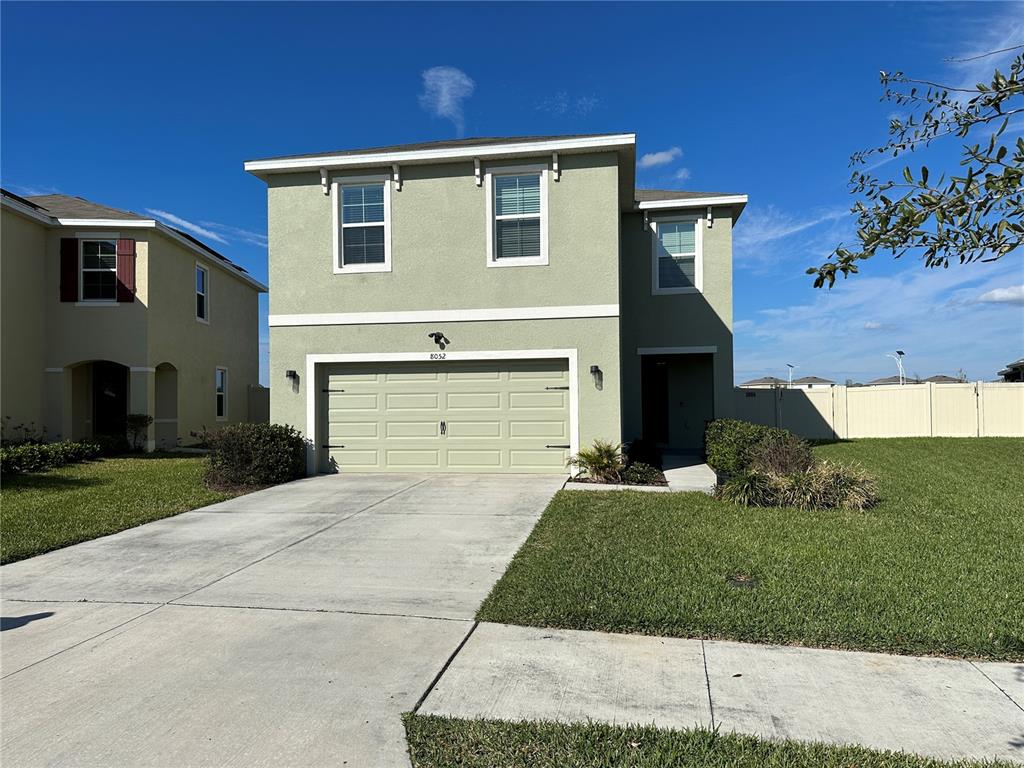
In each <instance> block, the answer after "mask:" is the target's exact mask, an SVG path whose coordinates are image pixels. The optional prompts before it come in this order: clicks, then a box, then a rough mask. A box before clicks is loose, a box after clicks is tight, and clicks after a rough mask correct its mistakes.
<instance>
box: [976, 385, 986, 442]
mask: <svg viewBox="0 0 1024 768" xmlns="http://www.w3.org/2000/svg"><path fill="white" fill-rule="evenodd" d="M974 402H975V404H976V406H975V408H974V418H975V419H977V422H978V423H977V429H976V430H975V431H976V434H977V436H978V437H983V436H984V435H982V432H984V431H985V387H984V385H983V384H982V382H980V381H976V382H974Z"/></svg>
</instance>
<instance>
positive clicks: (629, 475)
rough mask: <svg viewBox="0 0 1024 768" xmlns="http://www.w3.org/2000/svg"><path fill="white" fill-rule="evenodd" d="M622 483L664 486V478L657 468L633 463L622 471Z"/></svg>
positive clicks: (642, 463)
mask: <svg viewBox="0 0 1024 768" xmlns="http://www.w3.org/2000/svg"><path fill="white" fill-rule="evenodd" d="M622 482H623V483H625V484H626V485H664V484H665V476H664V475H663V474H661V470H660V469H658V468H657V467H652V466H651V465H650V464H645V463H644V462H642V461H634V462H633V463H632V464H630V465H629V466H628V467H626V468H625V469H624V470H623V471H622Z"/></svg>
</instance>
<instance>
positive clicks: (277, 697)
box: [0, 475, 563, 768]
mask: <svg viewBox="0 0 1024 768" xmlns="http://www.w3.org/2000/svg"><path fill="white" fill-rule="evenodd" d="M562 482H563V478H561V477H558V476H551V477H543V476H528V475H520V476H514V475H505V476H480V475H476V476H468V475H460V476H451V475H448V476H445V475H363V476H359V475H336V476H328V477H317V478H310V479H308V480H300V481H298V482H295V483H289V484H287V485H283V486H278V487H276V488H271V489H268V490H266V491H261V492H259V493H253V494H249V495H247V496H242V497H239V498H237V499H232V500H231V501H227V502H223V503H221V504H215V505H213V506H210V507H206V508H204V509H200V510H196V511H194V512H186V513H185V514H182V515H178V516H176V517H171V518H167V519H164V520H159V521H157V522H153V523H150V524H148V525H143V526H140V527H138V528H132V529H130V530H127V531H122V532H121V533H118V534H115V535H113V536H106V537H104V538H101V539H96V540H93V541H89V542H85V543H83V544H78V545H76V546H73V547H68V548H66V549H61V550H57V551H55V552H50V553H48V554H45V555H41V556H39V557H34V558H31V559H29V560H23V561H21V562H18V563H13V564H11V565H6V566H4V567H3V568H0V578H2V582H3V603H2V610H0V613H2V617H3V621H2V634H0V673H2V675H3V680H2V681H0V687H2V696H0V737H2V746H0V763H2V764H3V765H5V766H7V765H10V766H37V765H47V766H59V765H74V766H103V767H104V768H106V767H107V766H161V767H163V766H198V765H236V766H264V765H265V766H319V765H344V764H347V765H350V766H388V768H391V767H392V766H401V765H408V756H407V751H406V745H405V733H404V729H403V727H402V721H401V713H402V712H407V711H409V710H411V709H412V708H413V707H414V706H415V705H416V703H417V701H419V699H420V697H421V696H422V695H423V693H424V692H425V691H426V690H427V689H428V687H429V686H430V683H431V681H432V680H433V679H434V677H435V676H436V675H437V674H438V672H439V671H440V670H441V668H442V667H443V666H444V664H445V662H446V661H447V659H448V658H449V657H450V656H451V654H452V653H453V651H454V650H455V649H456V648H457V647H458V646H459V643H460V642H461V641H462V640H463V638H464V637H465V636H466V634H467V633H468V632H469V631H470V630H471V628H472V627H473V616H474V614H475V612H476V609H477V606H479V604H480V602H481V601H482V600H483V598H484V597H485V596H486V595H487V592H488V591H489V590H490V588H491V586H492V585H493V584H494V582H495V581H497V579H498V578H499V577H500V576H501V573H502V572H503V571H504V569H505V566H506V564H507V563H508V561H509V560H510V559H511V558H512V555H513V554H514V553H515V551H516V550H517V549H518V548H519V546H520V545H521V544H522V543H523V541H524V540H525V539H526V536H527V535H528V534H529V532H530V529H532V528H533V526H534V523H536V521H537V518H538V517H540V514H541V512H542V511H543V510H544V507H545V506H546V505H547V503H548V501H549V500H550V498H551V496H552V495H553V494H554V492H555V491H556V490H557V489H558V487H559V486H560V485H561V484H562Z"/></svg>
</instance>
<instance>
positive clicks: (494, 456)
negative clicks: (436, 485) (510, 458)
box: [446, 448, 501, 470]
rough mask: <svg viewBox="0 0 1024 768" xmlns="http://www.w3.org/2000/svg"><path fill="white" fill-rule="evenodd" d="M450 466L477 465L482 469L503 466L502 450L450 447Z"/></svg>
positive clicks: (466, 466)
mask: <svg viewBox="0 0 1024 768" xmlns="http://www.w3.org/2000/svg"><path fill="white" fill-rule="evenodd" d="M446 453H447V454H448V466H449V467H451V468H454V469H467V468H470V467H475V468H477V469H481V470H485V469H487V470H493V469H500V468H501V450H500V449H493V450H483V451H481V450H471V449H465V448H455V449H449V450H448V451H447V452H446Z"/></svg>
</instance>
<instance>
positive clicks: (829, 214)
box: [733, 205, 850, 264]
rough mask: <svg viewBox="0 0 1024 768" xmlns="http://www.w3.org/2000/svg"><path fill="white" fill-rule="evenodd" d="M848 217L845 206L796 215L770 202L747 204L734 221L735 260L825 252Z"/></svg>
mask: <svg viewBox="0 0 1024 768" xmlns="http://www.w3.org/2000/svg"><path fill="white" fill-rule="evenodd" d="M848 217H850V213H849V211H848V210H847V209H846V208H832V209H826V210H819V211H815V212H812V213H807V214H802V215H797V214H792V213H787V212H785V211H780V210H779V209H778V208H776V207H775V206H773V205H769V206H766V207H764V208H755V207H751V208H750V209H749V210H748V211H747V212H746V213H745V214H744V216H743V218H742V219H741V220H740V222H739V223H738V224H737V225H736V234H735V238H734V241H733V243H734V248H735V257H736V260H737V261H738V262H747V263H758V262H760V263H762V264H764V263H774V262H777V261H779V260H780V259H783V258H789V257H793V256H800V257H801V258H804V259H810V260H813V259H815V258H818V257H819V256H826V255H828V254H829V253H830V252H831V251H832V249H833V248H834V247H835V245H836V244H837V243H838V242H839V241H840V240H841V236H842V234H843V232H844V231H845V230H846V229H847V228H848V227H849V223H850V222H849V221H848V220H847V218H848ZM824 225H829V226H824ZM797 236H799V237H797Z"/></svg>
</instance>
